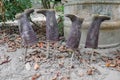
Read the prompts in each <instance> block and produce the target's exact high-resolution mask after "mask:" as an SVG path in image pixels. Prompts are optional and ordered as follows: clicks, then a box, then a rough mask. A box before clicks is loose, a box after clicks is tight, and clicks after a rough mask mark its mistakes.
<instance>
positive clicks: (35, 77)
mask: <svg viewBox="0 0 120 80" xmlns="http://www.w3.org/2000/svg"><path fill="white" fill-rule="evenodd" d="M40 76H41V75H40V74H38V73H37V74H35V75H33V76H32V80H36V79H37V78H39V77H40Z"/></svg>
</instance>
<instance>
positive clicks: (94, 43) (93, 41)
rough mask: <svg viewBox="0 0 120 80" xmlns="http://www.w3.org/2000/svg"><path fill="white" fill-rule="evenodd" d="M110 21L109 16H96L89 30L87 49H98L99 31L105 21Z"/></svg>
mask: <svg viewBox="0 0 120 80" xmlns="http://www.w3.org/2000/svg"><path fill="white" fill-rule="evenodd" d="M105 20H110V17H109V16H105V15H95V16H94V17H93V21H92V23H91V25H90V27H89V29H88V33H87V38H86V43H85V48H93V49H96V48H98V38H99V29H100V25H101V23H102V22H103V21H105Z"/></svg>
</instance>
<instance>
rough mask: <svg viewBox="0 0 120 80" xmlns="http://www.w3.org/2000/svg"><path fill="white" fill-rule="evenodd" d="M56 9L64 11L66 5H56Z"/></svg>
mask: <svg viewBox="0 0 120 80" xmlns="http://www.w3.org/2000/svg"><path fill="white" fill-rule="evenodd" d="M55 10H56V11H58V12H63V11H64V6H63V5H60V6H56V7H55Z"/></svg>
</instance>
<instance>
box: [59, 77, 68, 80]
mask: <svg viewBox="0 0 120 80" xmlns="http://www.w3.org/2000/svg"><path fill="white" fill-rule="evenodd" d="M60 80H70V77H67V76H66V77H62V78H61V79H60Z"/></svg>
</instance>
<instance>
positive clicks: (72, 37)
mask: <svg viewBox="0 0 120 80" xmlns="http://www.w3.org/2000/svg"><path fill="white" fill-rule="evenodd" d="M65 16H66V17H68V18H69V19H70V20H71V21H72V26H71V27H70V34H69V37H68V39H67V42H66V46H67V47H68V48H71V49H76V48H78V47H79V43H80V38H81V31H80V29H81V25H82V23H83V20H84V19H83V18H79V17H77V16H75V15H73V14H66V15H65Z"/></svg>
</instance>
